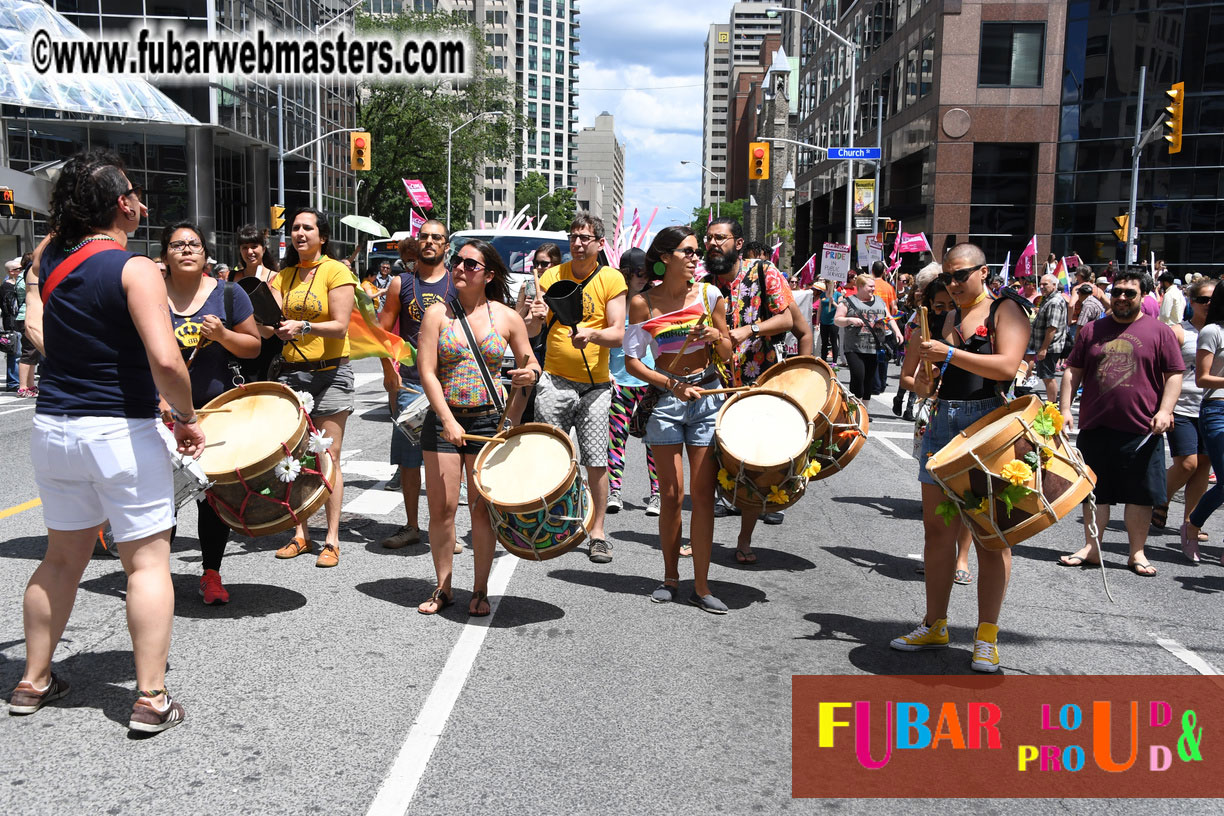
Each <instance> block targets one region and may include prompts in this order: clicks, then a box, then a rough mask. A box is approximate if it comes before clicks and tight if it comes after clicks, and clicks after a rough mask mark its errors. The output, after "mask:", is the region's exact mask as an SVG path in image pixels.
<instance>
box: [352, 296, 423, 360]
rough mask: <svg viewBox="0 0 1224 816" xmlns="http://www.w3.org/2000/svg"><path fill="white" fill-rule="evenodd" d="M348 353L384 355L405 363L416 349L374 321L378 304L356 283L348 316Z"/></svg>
mask: <svg viewBox="0 0 1224 816" xmlns="http://www.w3.org/2000/svg"><path fill="white" fill-rule="evenodd" d="M348 339H349V357H350V358H351V359H353V360H361V359H364V358H366V357H387V358H389V359H391V360H395V361H397V362H400V363H406V364H407V365H415V364H416V349H414V348H413V347H412V344H411V343H409V342H408V341H407V340H405V339H404V338H402V337H400V336H399V335H396V334H392V333H391V332H389V331H387V330H386V329H384V328H383V327H382V326H379V325H378V307H377V306H376V305H375V304H374V299H373V298H371V297H370V296H369V294H367V293H366V291H365V290H364V289H362V288H361V287H360V286H358V287H357V296H356V299H355V300H354V301H353V316H352V317H351V318H349V330H348Z"/></svg>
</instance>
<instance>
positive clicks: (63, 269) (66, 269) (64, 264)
mask: <svg viewBox="0 0 1224 816" xmlns="http://www.w3.org/2000/svg"><path fill="white" fill-rule="evenodd" d="M107 243H108V242H104V241H93V242H91V243H88V244H86V245H85V246H83V247H81V248H80V249H78V250H77V251H76V252H74V253H72V254H71V255H69V256H68V257H67V258H65V259H64V260H62V261H60V263H59V266H57V267H55V271H53V272H52V273H51V274H50V275H48V276H47V282H46V283H45V284H43V287H42V302H43V305H44V306H46V305H47V301H49V300H50V299H51V293H52V292H54V291H55V287H57V286H59V285H60V282H61V281H62V280H63V279H64V278H66V277H68V275H69V273H71V272H72V270H74V269H76V268H77V267H78V266H80V265H81V264H83V263H84V262H85V261H87V260H89V259H90V258H92V257H93V256H94V255H97V254H98V253H99V252H117V251H119V247H117V246H107V245H106V244H107Z"/></svg>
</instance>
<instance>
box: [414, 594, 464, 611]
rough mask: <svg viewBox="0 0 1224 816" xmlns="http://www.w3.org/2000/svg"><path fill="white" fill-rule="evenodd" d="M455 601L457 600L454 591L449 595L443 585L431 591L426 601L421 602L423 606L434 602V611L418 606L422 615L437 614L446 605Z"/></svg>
mask: <svg viewBox="0 0 1224 816" xmlns="http://www.w3.org/2000/svg"><path fill="white" fill-rule="evenodd" d="M454 602H455V595H454V593H451V594H450V595H447V594H446V593H445V592H443V591H442V587H436V588H435V589H434V591H433V592H432V593H430V595H429V597H428V598H426V599H425V601H424V602H423V603H422V604H421V606H424V605H425V604H427V603H432V604H433V605H434V609H433V611H432V612H426V611H425V610H424V609H422V608H421V607H420V606H418V607H417V612H420V613H421V614H422V615H436V614H438V613H439V612H441V611H442V610H443V609H445V608H446V607H448V606H450V605H451V604H453V603H454Z"/></svg>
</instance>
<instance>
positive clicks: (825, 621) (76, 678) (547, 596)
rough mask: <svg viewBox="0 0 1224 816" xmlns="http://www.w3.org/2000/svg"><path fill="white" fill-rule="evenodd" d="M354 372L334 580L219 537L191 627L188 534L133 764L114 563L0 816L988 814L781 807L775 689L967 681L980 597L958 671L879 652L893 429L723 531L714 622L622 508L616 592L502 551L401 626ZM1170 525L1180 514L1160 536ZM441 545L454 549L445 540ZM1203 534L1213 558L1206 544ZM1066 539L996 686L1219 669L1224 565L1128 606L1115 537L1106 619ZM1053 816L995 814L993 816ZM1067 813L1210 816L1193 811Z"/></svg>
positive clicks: (1130, 584)
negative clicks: (744, 546)
mask: <svg viewBox="0 0 1224 816" xmlns="http://www.w3.org/2000/svg"><path fill="white" fill-rule="evenodd" d="M358 370H359V372H361V373H363V374H365V375H366V376H364V377H361V378H360V380H359V382H360V383H361V385H362V387H361V388H360V390H359V393H358V402H359V410H358V412H357V414H356V416H355V417H354V418H353V419H352V420H351V421H350V425H349V432H348V435H347V440H346V451H345V457H344V458H345V461H344V469H345V472H346V480H347V485H346V488H347V492H346V501H347V502H348V505H347V508H348V511H349V512H347V513H346V516H345V519H346V520H345V523H344V525H343V530H342V542H343V543H342V548H341V565H340V567H339V568H337V569H332V570H319V569H316V568H315V567H314V561H313V558H299V559H296V560H293V561H287V562H286V561H278V560H276V559H275V558H273V557H272V552H273V550H274V549H275V548H276V547H277V546H279V544H280V543H283V542H282V539H283V536H278V537H276V540H272V539H267V540H264V539H259V540H249V539H240V540H238V541H237V542H236V543H234V544H231V546H230V550H229V554H228V555H227V557H226V561H225V566H224V570H223V575H224V577H225V579H226V583H227V585H228V587H229V589H230V592H231V594H232V597H233V601H232V602H231V603H230V604H229V605H228V606H224V607H206V606H203V605H202V604H201V602H200V599H199V598H198V596H197V594H196V589H197V581H198V574H199V553H198V551H197V550H196V549H195V547H196V542H195V540H194V538H193V532H194V527H195V523H194V509H189V510H187V511H186V512H185V513H184V517H183V520H182V521H183V523H182V525H181V529H182V530H183V534H182V535H181V536H180V537H179V539H178V541H177V543H176V545H175V548H174V554H173V558H172V569H173V571H174V581H175V587H176V593H177V603H176V621H175V632H174V644H173V647H172V650H171V658H170V663H171V665H170V672H169V675H168V684H169V685H170V687H171V688H172V689H173V690H174V692H175V695H176V696H177V697H178V698H179V699H180V700H182V701H183V703H184V704H185V705H186V707H187V711H188V717H187V720H186V722H185V723H184V724H183V725H182V726H180V727H179V728H176V729H174V730H172V731H170V732H168V733H166V734H163V735H160V736H158V737H156V738H153V739H147V740H133V739H128V738H127V737H126V736H125V728H124V725H125V724H126V721H127V716H128V712H129V710H130V706H131V703H132V700H133V696H134V692H133V689H134V675H133V669H132V663H131V657H130V653H129V649H130V644H129V642H128V638H127V633H126V629H125V624H124V610H123V604H122V601H121V598H122V594H123V589H124V580H123V575H122V571H121V570H120V568H119V564H118V562H117V561H114V560H112V559H110V558H109V557H106V556H99V557H97V558H95V559H94V560H93V562H92V563H91V564H90V567H89V569H88V571H87V573H86V576H85V580H84V582H83V583H82V586H81V592H80V594H79V597H78V601H77V606H76V609H75V612H74V614H73V618H72V621H71V622H70V625H69V628H68V631H67V632H66V634H65V637H64V642H63V644H62V646H61V648H60V650H59V651H58V652H57V662H58V670H59V671H62V672H64V673H65V674H66V675H67V676H68V677H69V678H70V679H71V681H72V683H73V692H72V694H71V695H70V696H69V697H68V698H66V699H65V700H64V701H62V702H61V703H57V704H55V705H54V706H52V707H50V708H48V709H46V710H44V711H42V712H39V713H38V714H37V715H35V716H33V717H28V718H21V719H18V718H4V719H0V744H3V745H4V746H5V747H6V750H5V759H6V770H5V772H4V778H3V779H2V780H0V812H3V813H6V814H7V813H11V814H42V813H54V812H65V811H71V810H77V811H81V812H90V813H122V814H128V813H158V814H197V813H198V814H205V813H207V814H212V813H225V812H230V813H316V812H317V813H341V814H349V813H358V814H359V813H366V812H367V811H369V809H370V808H371V804H372V803H373V802H374V801H375V798H376V796H378V794H379V791H380V790H383V791H384V795H385V796H386V797H387V798H386V799H385V800H384V799H380V800H379V805H380V806H381V805H382V804H384V803H389V804H392V805H396V804H398V806H399V809H398V812H408V813H421V814H425V813H430V814H432V813H468V812H485V813H509V812H513V811H518V812H523V813H532V814H554V813H556V814H573V813H594V812H601V813H676V814H688V813H694V814H707V813H730V814H739V813H753V812H762V813H772V812H780V811H785V812H794V813H816V812H824V811H825V810H826V809H827V808H828V807H833V808H836V809H837V810H838V811H840V812H845V813H859V812H862V813H875V812H878V810H879V809H880V808H881V807H888V808H891V809H897V810H899V811H900V812H906V813H909V812H926V811H928V810H929V811H931V812H935V811H938V812H940V813H961V812H963V813H979V812H981V811H982V806H981V804H980V803H977V802H959V801H956V802H942V801H937V800H929V801H924V802H914V801H905V802H879V801H875V800H859V801H846V802H841V803H836V804H830V803H825V802H819V801H802V800H792V799H791V798H790V762H791V757H790V716H791V696H790V695H791V693H790V688H791V686H790V680H791V677H792V676H793V675H796V674H900V673H911V674H944V673H947V674H965V673H968V664H969V659H970V654H971V647H972V626H973V623H974V622H975V620H976V615H975V611H976V606H975V592H974V589H973V588H965V587H957V588H956V590H955V593H954V597H953V605H952V614H951V619H952V633H953V637H954V640H955V645H954V646H953V648H951V649H949V650H946V651H944V652H940V653H919V654H916V655H907V654H901V653H898V652H894V651H892V650H890V649H889V648H888V647H887V642H888V640H889V639H890V638H892V637H893V636H895V635H897V634H899V633H903V632H905V631H908V630H909V629H910V628H911V627H912V626H913V624H914V623H915V622H916V621H917V620H918V619H919V618H920V617H921V615H922V609H923V595H922V583H921V579H920V576H918V575H917V574H916V573H915V570H914V567H915V566H916V565H917V563H918V561H917V560H915V557H916V555H917V554H918V553H920V552H921V549H922V543H921V527H920V523H919V522H918V520H917V519H918V515H919V503H918V495H919V493H918V485H917V482H916V480H915V475H914V469H915V463H914V460H913V459H911V458H910V457H909V456H908V455H907V454H906V451H908V450H909V442H908V439H907V435H908V433H909V425H908V423H903V422H901V421H899V420H895V419H894V418H893V417H892V415H891V412H890V411H889V410H888V408H887V406H886V403H883V402H879V401H876V402H873V404H872V406H871V411H872V438H871V440H870V441H869V443H868V445H867V446H866V448H865V449H864V451H863V453H862V454H861V455H860V456H859V457H858V459H857V460H856V461H855V462H854V464H853V465H852V467H851V468H850V469H849V470H848V471H847V472H845V473H843V474H839V475H837V476H835V477H833V478H831V479H828V480H826V481H822V482H820V483H818V484H817V485H815V486H814V488H813V489H811V490H810V491H809V493H808V496H807V497H805V498H804V499H803V500H802V501H801V502H800V503H799V504H798V505H796V506H795V507H794V508H792V509H791V510H790V511H788V513H787V516H786V522H785V524H783V525H781V526H778V527H761V528H760V529H759V531H758V535H757V539H756V551H757V553H758V555H759V558H760V563H759V564H758V565H757V566H756V567H754V568H747V567H741V566H737V565H736V564H735V563H734V560H733V559H732V557H731V556H732V552H733V546H734V540H735V532H736V530H737V525H738V520H736V519H723V520H720V521H718V522H717V524H716V528H715V535H716V545H717V548H716V552H715V565H714V567H713V570H712V576H711V578H712V586H713V589H714V592H715V594H717V595H718V596H719V597H720V598H722V599H723V600H724V601H725V602H726V603H727V604H728V605H730V607H731V610H732V611H731V614H730V615H728V616H726V617H715V616H711V615H707V614H704V613H702V612H701V611H699V610H697V609H694V608H692V607H689V606H687V605H682V604H671V605H663V606H658V605H653V604H651V603H648V602H647V600H646V596H647V594H648V593H649V591H650V590H651V589H652V588H653V587H654V586H655V584H656V583H657V582H658V579H659V578H660V577H661V575H662V560H661V557H660V555H659V552H658V547H657V543H656V540H657V536H656V531H657V526H656V524H655V520H654V519H648V518H646V517H645V516H644V515H643V513H642V508H641V504H640V503H639V502H635V501H631V503H630V505H629V506H628V507H627V509H626V510H625V511H624V512H622V513H620V514H619V515H617V516H613V517H611V518H610V520H609V525H608V527H609V531H610V533H611V538H612V540H613V542H614V544H615V560H614V561H613V562H612V563H611V564H608V565H605V566H598V565H594V564H591V563H589V562H588V560H587V558H586V553H585V547H584V548H583V549H582V550H581V551H578V552H574V553H571V554H569V555H567V556H564V557H562V558H559V559H556V560H552V561H548V562H544V563H531V562H525V561H521V560H518V559H515V558H514V557H512V556H509V555H506V554H505V553H502V554H501V555H500V556H499V557H498V559H497V561H496V563H495V568H494V584H495V585H500V586H504V587H505V589H504V591H503V592H502V593H501V595H500V599H499V602H498V604H497V606H496V610H495V614H494V616H493V617H491V618H488V619H485V620H484V621H483V622H476V621H472V622H469V621H468V618H467V616H466V608H467V601H468V597H469V595H468V593H467V592H466V591H465V590H464V588H465V587H466V588H470V586H471V563H470V559H471V556H470V554H468V555H464V556H461V557H459V560H458V562H457V575H456V584H455V585H456V587H457V588H458V589H459V590H460V592H459V593H458V596H457V602H456V604H455V606H453V607H451V608H450V609H448V610H447V611H446V612H445V613H443V614H442V615H440V616H437V617H423V616H421V615H418V614H417V613H416V612H415V606H416V604H417V603H418V602H420V601H421V600H423V599H424V598H425V597H426V595H427V594H428V593H429V591H430V589H431V588H432V586H433V577H432V576H433V570H432V565H431V562H430V559H429V556H428V552H427V549H426V547H425V546H423V545H422V546H416V547H411V548H407V549H405V550H400V551H398V552H388V551H384V550H382V549H380V548H379V547H378V544H377V542H378V541H379V540H380V539H381V538H382V537H384V536H385V535H387V534H389V533H390V532H392V531H393V530H394V529H396V528H397V527H398V526H399V525H400V524H401V523H402V522H403V520H404V513H403V510H402V508H401V507H397V506H395V504H396V503H395V501H394V498H393V496H392V494H390V493H386V492H385V491H383V490H382V487H383V484H384V483H385V482H384V480H385V479H386V478H387V477H388V476H389V475H390V468H389V467H388V466H386V465H385V464H383V463H384V461H385V453H386V448H387V442H388V436H389V433H390V425H389V424H388V422H387V421H386V420H385V418H384V416H383V414H384V412H383V410H382V408H381V406H383V405H384V404H385V396H384V395H383V394H382V392H381V389H380V385H379V382H378V378H377V374H376V371H377V366H376V365H375V364H373V363H371V362H365V363H361V364H359V365H358ZM31 416H32V406H31V405H30V404H29V402H18V401H13V400H10V399H8V398H4V397H0V440H3V442H4V446H3V450H4V452H3V462H4V467H3V473H4V478H3V480H2V481H0V513H3V512H7V511H6V510H5V509H6V508H14V507H18V506H20V505H22V504H23V503H26V502H28V501H30V500H31V499H34V498H36V491H35V489H34V485H33V481H32V478H31V475H30V463H29V448H28V433H29V426H30V419H31ZM629 459H630V461H631V462H632V463H633V465H634V469H633V471H632V473H631V474H630V475H629V481H628V485H627V488H626V490H625V495H626V496H627V497H629V498H630V499H634V498H636V497H640V496H643V495H645V493H646V486H645V475H644V468H640V467H638V463H640V462H642V451H641V449H640V447H634V448H632V449H631V450H630V454H629ZM1179 513H1180V507H1179V506H1175V507H1174V511H1173V513H1172V514H1171V516H1172V517H1174V518H1179V515H1178V514H1179ZM41 524H42V519H41V514H40V512H39V510H38V509H37V508H33V509H27V510H24V511H19V512H16V513H12V514H9V515H7V517H3V518H0V599H2V600H0V603H2V605H3V606H2V607H0V688H3V689H4V690H5V691H6V693H7V690H8V689H11V688H12V687H13V685H15V684H16V682H17V680H18V679H19V677H20V667H21V665H22V661H23V659H24V647H23V644H22V631H21V614H20V604H21V593H22V589H23V586H24V584H25V582H26V580H27V579H28V577H29V574H30V572H31V571H32V569H33V568H34V566H35V563H36V560H37V559H38V558H39V556H40V554H41V552H42V550H43V548H44V542H45V538H44V531H43V529H42V527H41ZM460 529H461V533H466V531H467V520H466V513H464V512H461V514H460ZM1209 530H1210V531H1211V532H1213V538H1215V539H1216V540H1218V538H1219V535H1218V534H1219V532H1220V530H1219V529H1218V527H1209ZM1080 540H1082V537H1081V534H1080V531H1079V527H1078V524H1077V521H1076V520H1074V519H1067V520H1064V521H1063V522H1062V523H1061V524H1059V525H1057V526H1056V527H1055V528H1053V529H1051V530H1049V531H1047V532H1046V533H1044V534H1042V535H1041V536H1039V537H1038V538H1035V539H1031V540H1030V541H1028V542H1025V543H1024V544H1023V545H1021V546H1018V547H1016V549H1015V572H1014V577H1013V582H1012V586H1011V590H1010V594H1009V598H1008V603H1007V605H1006V607H1005V619H1004V621H1003V626H1004V628H1003V635H1002V639H1001V643H1002V664H1003V667H1004V668H1003V671H1004V672H1005V673H1008V674H1042V673H1051V674H1067V673H1077V674H1131V673H1139V674H1187V673H1193V672H1194V671H1195V669H1194V668H1192V667H1191V665H1189V664H1188V663H1186V662H1184V661H1183V659H1181V658H1179V657H1177V656H1175V654H1173V653H1172V652H1171V651H1169V650H1168V649H1166V648H1164V647H1162V646H1160V645H1158V644H1157V638H1167V639H1170V640H1175V641H1177V642H1178V643H1180V644H1182V645H1183V646H1184V647H1185V648H1186V649H1188V650H1190V652H1191V653H1192V654H1193V655H1197V656H1198V657H1200V658H1201V659H1203V660H1206V661H1208V662H1209V663H1211V664H1214V665H1216V666H1224V634H1222V633H1221V628H1220V627H1219V626H1218V625H1217V621H1218V615H1219V607H1217V606H1216V604H1217V603H1219V599H1218V598H1217V597H1214V596H1215V595H1217V594H1218V593H1220V592H1221V591H1224V568H1222V567H1221V566H1220V565H1219V564H1218V563H1217V562H1215V561H1214V558H1213V557H1214V556H1215V555H1218V553H1219V547H1218V545H1213V546H1210V547H1208V548H1205V549H1206V552H1207V554H1208V558H1207V560H1206V561H1205V562H1204V564H1203V565H1202V566H1199V567H1197V568H1196V567H1193V566H1190V565H1187V564H1184V563H1183V562H1182V559H1181V556H1180V554H1179V553H1178V552H1177V551H1175V550H1173V549H1170V546H1171V545H1174V544H1175V543H1176V535H1175V533H1174V532H1172V531H1170V532H1169V533H1167V534H1165V535H1162V536H1159V537H1156V538H1155V539H1154V542H1155V544H1156V546H1154V547H1152V548H1150V549H1149V557H1150V558H1151V560H1152V562H1153V563H1155V564H1156V565H1157V566H1158V567H1159V568H1160V575H1159V576H1158V577H1157V578H1155V579H1143V578H1139V577H1136V576H1133V575H1131V574H1130V573H1129V572H1127V571H1125V570H1124V569H1122V568H1121V567H1122V566H1123V565H1124V563H1125V551H1126V545H1125V535H1124V532H1123V530H1122V529H1121V527H1120V524H1118V523H1117V522H1115V525H1114V526H1113V527H1112V528H1111V530H1110V532H1109V534H1108V537H1107V544H1106V549H1107V559H1108V560H1109V562H1110V566H1111V569H1109V570H1108V574H1109V578H1110V581H1111V585H1112V587H1113V591H1114V595H1115V597H1116V599H1117V602H1116V603H1110V602H1109V600H1108V599H1107V598H1106V597H1105V595H1104V593H1103V591H1102V588H1101V573H1100V572H1099V571H1087V570H1084V571H1081V570H1073V569H1063V568H1059V567H1058V566H1056V565H1055V564H1054V563H1053V561H1054V558H1055V557H1056V555H1057V554H1059V553H1061V552H1067V551H1070V550H1071V549H1073V548H1074V547H1075V546H1077V542H1078V541H1080ZM685 574H688V573H685ZM684 589H685V590H687V589H688V585H687V583H686V585H685V587H684ZM966 772H971V771H970V770H969V769H967V770H966ZM389 778H390V781H388V780H389ZM982 791H983V795H987V794H988V793H989V780H983V781H982ZM864 793H870V794H872V795H876V796H879V795H887V789H886V788H884V789H882V790H878V791H870V792H868V791H865V792H864ZM1050 806H1051V804H1050V803H1048V802H1040V801H1006V802H991V803H987V805H986V807H987V809H988V811H989V812H1009V813H1010V812H1025V813H1045V812H1047V811H1049V810H1050ZM1060 806H1061V808H1062V809H1064V810H1068V811H1071V812H1075V813H1098V812H1100V813H1105V812H1108V813H1110V814H1116V813H1119V812H1127V813H1145V814H1146V813H1157V812H1162V811H1167V812H1170V813H1171V812H1174V811H1173V808H1176V811H1177V812H1179V813H1185V812H1209V811H1215V812H1218V809H1217V806H1215V805H1214V804H1209V803H1203V802H1189V803H1184V802H1182V803H1177V804H1175V805H1170V804H1168V803H1166V802H1162V801H1154V802H1147V803H1139V802H1123V803H1118V802H1105V801H1065V802H1063V803H1061V805H1060ZM393 811H394V808H392V809H389V810H386V811H379V812H393Z"/></svg>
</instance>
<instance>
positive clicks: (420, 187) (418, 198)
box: [401, 179, 433, 210]
mask: <svg viewBox="0 0 1224 816" xmlns="http://www.w3.org/2000/svg"><path fill="white" fill-rule="evenodd" d="M401 181H403V182H404V190H406V191H407V192H408V197H409V198H411V199H412V203H413V204H415V205H417V206H418V207H420V208H421V209H422V210H431V209H433V201H432V200H430V198H429V193H427V192H425V183H424V182H422V181H421V180H420V179H401Z"/></svg>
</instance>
